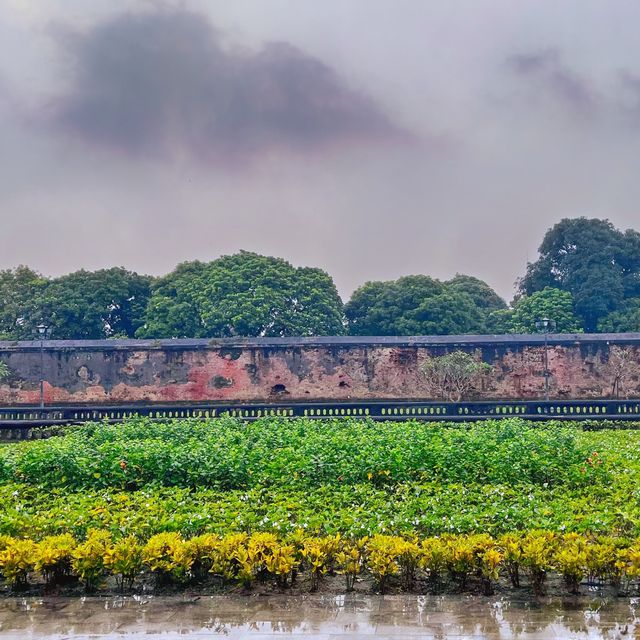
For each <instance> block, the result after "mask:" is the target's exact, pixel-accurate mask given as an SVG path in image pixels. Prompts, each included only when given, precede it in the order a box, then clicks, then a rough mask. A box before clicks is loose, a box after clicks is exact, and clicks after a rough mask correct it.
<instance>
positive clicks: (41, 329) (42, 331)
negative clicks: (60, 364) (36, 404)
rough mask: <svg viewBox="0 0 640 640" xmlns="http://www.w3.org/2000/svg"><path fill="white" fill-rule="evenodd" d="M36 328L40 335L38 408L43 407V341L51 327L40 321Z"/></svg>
mask: <svg viewBox="0 0 640 640" xmlns="http://www.w3.org/2000/svg"><path fill="white" fill-rule="evenodd" d="M36 329H37V330H38V335H39V336H40V409H44V341H45V340H46V339H47V337H48V336H49V333H50V329H51V327H48V326H47V325H46V324H44V323H43V322H41V323H40V324H39V325H38V326H37V327H36Z"/></svg>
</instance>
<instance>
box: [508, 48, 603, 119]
mask: <svg viewBox="0 0 640 640" xmlns="http://www.w3.org/2000/svg"><path fill="white" fill-rule="evenodd" d="M507 64H508V66H509V68H510V69H511V70H512V71H513V72H514V73H515V74H516V76H518V77H519V78H520V79H521V80H523V81H525V82H528V83H533V84H534V89H535V90H536V91H540V90H543V91H544V92H545V93H546V97H549V98H551V99H552V100H554V101H556V102H559V103H560V104H562V105H564V106H567V107H569V108H571V109H572V110H574V111H579V112H583V113H587V112H591V111H593V110H594V109H595V107H596V102H597V99H596V95H595V92H594V90H593V89H592V87H591V86H590V84H589V83H588V82H587V81H586V80H585V79H584V78H582V77H581V76H580V75H579V74H578V73H576V72H575V71H574V70H573V69H571V68H570V67H569V66H568V65H567V64H565V62H564V61H563V59H562V56H561V55H560V53H559V51H558V50H557V49H546V50H543V51H537V52H535V53H526V54H517V55H513V56H510V57H508V59H507Z"/></svg>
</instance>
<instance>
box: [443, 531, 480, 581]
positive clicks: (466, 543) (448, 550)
mask: <svg viewBox="0 0 640 640" xmlns="http://www.w3.org/2000/svg"><path fill="white" fill-rule="evenodd" d="M475 555H476V546H475V544H474V542H473V540H472V539H471V538H469V537H467V536H451V537H449V538H447V539H445V555H444V559H445V564H446V567H447V569H448V571H449V573H450V574H451V575H452V577H453V578H454V579H455V580H456V581H457V582H458V585H459V586H460V587H461V588H464V586H465V585H466V582H467V577H468V576H469V574H470V573H471V572H472V571H473V569H474V565H475Z"/></svg>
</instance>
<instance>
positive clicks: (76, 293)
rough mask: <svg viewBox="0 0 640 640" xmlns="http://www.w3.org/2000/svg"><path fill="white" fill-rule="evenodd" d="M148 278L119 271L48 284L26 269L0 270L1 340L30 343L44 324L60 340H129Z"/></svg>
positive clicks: (139, 320)
mask: <svg viewBox="0 0 640 640" xmlns="http://www.w3.org/2000/svg"><path fill="white" fill-rule="evenodd" d="M151 281H152V279H151V278H150V277H149V276H141V275H138V274H137V273H133V272H131V271H127V270H125V269H122V268H117V267H114V268H112V269H102V270H100V271H94V272H89V271H84V270H83V271H77V272H75V273H71V274H69V275H66V276H61V277H60V278H55V279H53V280H47V279H46V278H43V277H42V276H40V275H39V274H37V273H35V272H34V271H31V270H30V269H28V268H27V267H18V268H17V269H16V270H15V271H2V272H0V303H1V304H0V338H2V339H5V340H32V339H33V338H34V336H36V335H37V330H36V327H37V325H38V324H40V323H42V322H44V323H45V324H46V325H47V326H48V327H49V328H50V330H51V335H52V336H54V337H55V338H58V339H100V338H109V337H133V336H134V334H135V332H136V330H137V329H138V327H139V326H140V325H141V324H142V319H143V317H144V313H145V309H146V307H147V300H148V298H149V294H150V285H151Z"/></svg>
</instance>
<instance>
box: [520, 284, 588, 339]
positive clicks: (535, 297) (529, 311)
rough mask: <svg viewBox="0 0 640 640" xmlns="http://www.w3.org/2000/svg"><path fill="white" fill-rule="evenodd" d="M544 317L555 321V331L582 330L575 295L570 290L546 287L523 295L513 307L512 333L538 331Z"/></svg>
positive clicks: (574, 331) (571, 331)
mask: <svg viewBox="0 0 640 640" xmlns="http://www.w3.org/2000/svg"><path fill="white" fill-rule="evenodd" d="M543 318H548V319H550V320H552V321H553V332H554V333H577V332H580V331H582V327H581V326H580V320H579V319H578V318H577V317H576V316H575V314H574V313H573V297H572V295H571V294H570V293H569V292H568V291H561V290H560V289H554V288H553V287H545V288H544V289H543V290H542V291H536V292H535V293H533V294H531V295H530V296H523V297H521V298H520V299H519V300H518V301H517V302H516V303H515V304H514V307H513V315H512V318H511V329H510V333H536V332H539V331H540V330H541V329H540V328H539V327H537V326H536V323H537V322H539V321H540V320H542V319H543Z"/></svg>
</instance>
